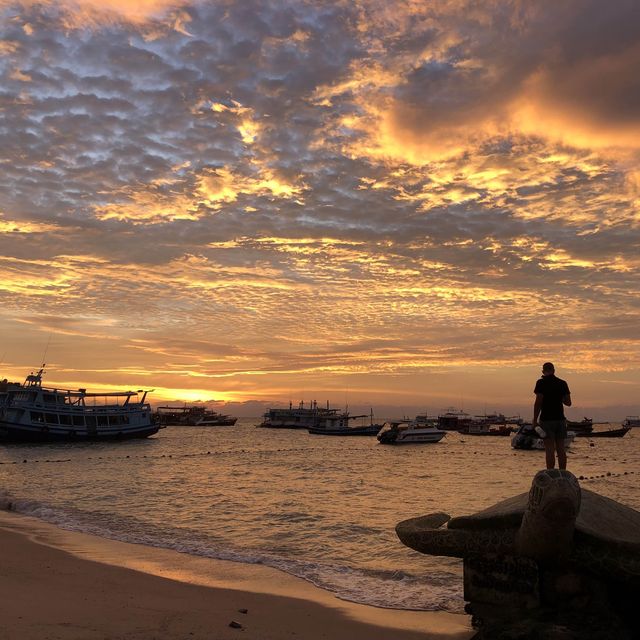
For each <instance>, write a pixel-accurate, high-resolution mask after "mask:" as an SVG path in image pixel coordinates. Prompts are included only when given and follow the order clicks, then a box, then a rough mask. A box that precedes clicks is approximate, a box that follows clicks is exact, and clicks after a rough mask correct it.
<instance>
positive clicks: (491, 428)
mask: <svg viewBox="0 0 640 640" xmlns="http://www.w3.org/2000/svg"><path fill="white" fill-rule="evenodd" d="M458 433H461V434H463V435H465V436H510V435H511V434H512V433H513V429H512V427H510V426H509V425H506V424H495V425H492V424H491V423H486V422H476V421H475V420H473V421H472V422H471V424H469V425H468V426H467V427H466V428H465V429H460V430H459V431H458Z"/></svg>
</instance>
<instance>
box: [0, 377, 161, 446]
mask: <svg viewBox="0 0 640 640" xmlns="http://www.w3.org/2000/svg"><path fill="white" fill-rule="evenodd" d="M43 374H44V365H43V368H41V369H40V370H39V371H38V372H37V373H31V374H30V375H28V376H27V378H26V380H25V381H24V383H22V384H20V383H17V382H7V381H6V380H3V381H2V382H0V441H1V442H77V441H81V440H125V439H130V438H146V437H147V436H150V435H153V434H154V433H157V432H158V430H159V429H160V425H159V424H157V423H156V422H155V421H154V420H153V417H152V414H151V406H150V405H149V403H148V402H146V397H147V393H148V392H147V391H143V390H140V391H123V392H116V393H87V390H86V389H78V390H77V391H73V390H70V389H57V388H51V387H43V386H42V376H43ZM139 394H142V396H141V397H139Z"/></svg>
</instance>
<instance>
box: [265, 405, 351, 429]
mask: <svg viewBox="0 0 640 640" xmlns="http://www.w3.org/2000/svg"><path fill="white" fill-rule="evenodd" d="M262 418H263V420H262V422H261V423H260V424H258V425H257V426H258V427H263V428H265V429H307V430H308V429H315V428H316V427H319V426H322V425H323V424H324V422H323V421H326V420H327V419H328V420H330V421H331V422H332V426H333V427H334V428H342V427H346V426H347V425H348V423H349V419H350V416H349V412H348V411H342V412H341V411H340V410H339V409H330V408H329V403H327V406H326V408H324V407H320V406H318V403H317V402H315V400H314V401H313V402H310V403H309V406H308V407H305V406H304V402H300V404H299V405H298V406H297V407H295V408H294V407H293V406H292V404H291V403H289V408H288V409H287V408H283V409H281V408H274V409H269V410H268V411H267V412H266V413H265V414H264V415H263V416H262Z"/></svg>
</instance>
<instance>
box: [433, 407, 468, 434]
mask: <svg viewBox="0 0 640 640" xmlns="http://www.w3.org/2000/svg"><path fill="white" fill-rule="evenodd" d="M472 421H473V418H472V417H471V416H470V415H469V414H468V413H465V412H464V411H459V410H458V409H454V408H453V407H450V408H449V409H448V410H447V411H446V412H445V413H442V414H440V415H439V416H438V429H443V430H445V431H460V429H466V428H467V427H468V426H469V425H470V424H471V422H472Z"/></svg>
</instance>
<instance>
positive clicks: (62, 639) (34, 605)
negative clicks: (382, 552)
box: [0, 512, 473, 640]
mask: <svg viewBox="0 0 640 640" xmlns="http://www.w3.org/2000/svg"><path fill="white" fill-rule="evenodd" d="M0 545H1V548H2V560H1V561H0V616H1V620H2V622H1V626H2V637H6V638H20V639H21V640H45V639H46V640H49V639H51V640H54V639H55V640H71V639H73V640H80V639H82V640H93V639H107V638H108V639H109V640H115V639H120V638H134V639H140V640H152V639H155V640H174V639H175V640H178V639H180V640H190V639H193V640H199V639H202V640H205V639H206V640H227V639H232V638H233V639H235V638H243V639H251V640H284V639H285V638H286V639H288V640H290V639H292V638H300V639H305V640H307V639H308V640H316V639H318V640H319V639H329V638H331V639H341V638H344V639H345V640H346V639H353V640H359V639H362V640H365V639H366V640H383V639H384V640H387V639H388V640H391V639H393V640H418V638H420V639H421V640H468V639H469V638H471V636H472V635H473V631H472V630H471V628H470V625H469V622H470V619H469V618H468V617H467V616H464V615H454V614H449V613H444V612H443V613H432V612H418V611H396V610H389V609H380V608H375V607H370V606H365V605H358V604H353V603H349V602H344V601H341V600H338V599H337V598H335V597H334V596H333V595H332V594H330V593H328V592H326V591H323V590H321V589H318V588H316V587H314V586H313V585H311V584H309V583H307V582H305V581H303V580H300V579H298V578H295V577H292V576H289V575H287V574H284V573H282V572H279V571H277V570H275V569H271V568H268V567H263V566H261V565H245V564H241V563H234V562H226V561H221V560H211V559H207V558H196V557H193V556H188V555H186V554H181V553H178V552H176V551H168V550H163V549H156V548H152V547H145V546H142V545H133V544H127V543H122V542H115V541H110V540H105V539H102V538H97V537H95V536H90V535H87V534H81V533H75V532H68V531H63V530H61V529H58V528H56V527H55V526H53V525H50V524H47V523H44V522H41V521H39V520H37V519H34V518H30V517H27V516H21V515H18V514H15V513H10V512H0ZM241 610H246V612H243V611H241ZM232 622H235V623H238V624H239V625H241V627H232V626H229V625H230V623H232Z"/></svg>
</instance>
